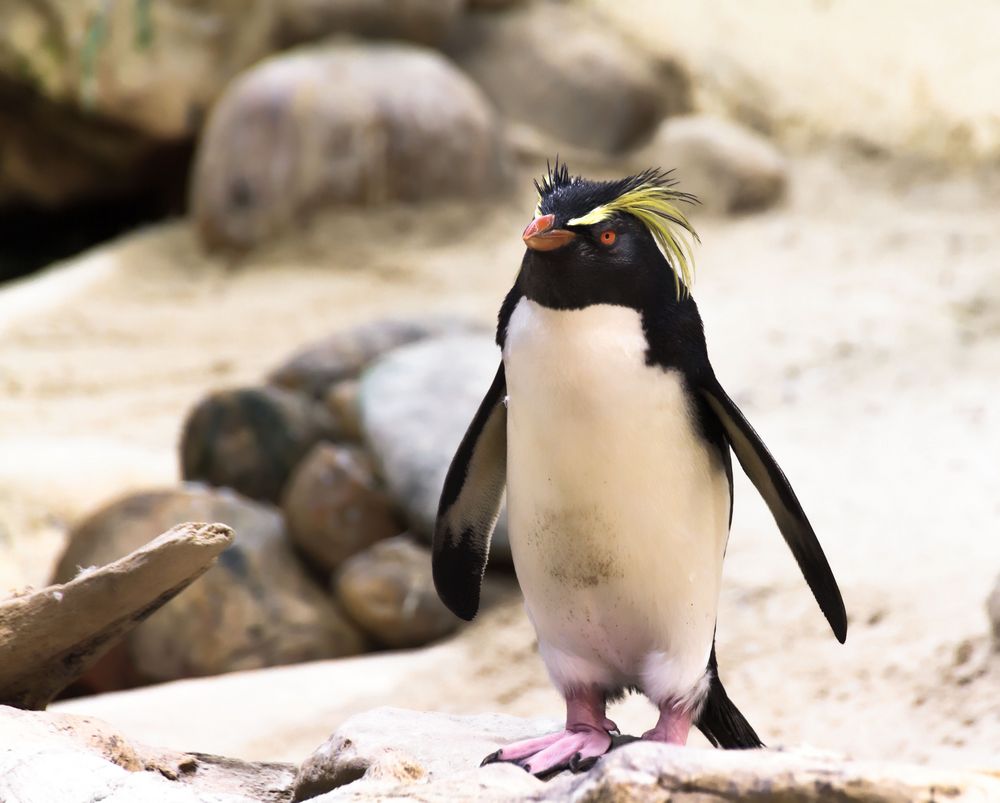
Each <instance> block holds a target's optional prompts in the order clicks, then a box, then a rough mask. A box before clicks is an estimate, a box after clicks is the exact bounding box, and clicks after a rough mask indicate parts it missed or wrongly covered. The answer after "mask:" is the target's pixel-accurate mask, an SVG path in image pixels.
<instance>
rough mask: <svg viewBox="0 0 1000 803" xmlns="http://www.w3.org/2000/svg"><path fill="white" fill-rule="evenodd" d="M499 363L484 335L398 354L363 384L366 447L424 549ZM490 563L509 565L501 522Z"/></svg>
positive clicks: (385, 360)
mask: <svg viewBox="0 0 1000 803" xmlns="http://www.w3.org/2000/svg"><path fill="white" fill-rule="evenodd" d="M499 362H500V351H499V349H497V347H496V345H495V344H494V343H493V338H492V337H490V336H489V335H456V336H450V337H441V338H432V339H429V340H424V341H422V342H420V343H415V344H413V345H410V346H404V347H403V348H400V349H396V350H395V351H393V352H391V353H390V354H387V355H386V356H385V357H384V358H383V359H382V360H380V361H378V362H377V363H376V364H375V365H373V366H372V367H371V368H370V369H369V370H368V371H366V372H365V374H364V375H363V377H362V380H361V420H362V426H363V429H364V433H365V438H366V442H367V443H368V445H369V448H370V449H371V450H372V453H373V454H374V455H375V459H376V461H377V462H378V464H379V466H380V468H381V471H382V476H383V477H384V479H385V482H386V485H387V486H388V488H389V492H390V493H391V494H392V496H393V498H394V499H395V500H396V501H397V503H398V504H399V505H400V506H401V507H402V509H403V512H404V513H405V515H406V518H407V523H408V524H409V527H410V529H411V531H412V532H414V533H415V534H417V535H420V536H421V537H423V538H424V539H427V540H428V541H429V540H430V537H431V535H432V533H433V530H434V520H435V517H436V516H437V506H438V500H439V499H440V496H441V488H442V487H443V485H444V477H445V474H446V473H447V471H448V466H449V465H450V464H451V459H452V457H453V456H454V454H455V450H456V449H457V448H458V444H459V442H460V441H461V440H462V436H463V435H464V434H465V430H466V428H467V427H468V426H469V422H470V421H471V420H472V416H473V415H474V414H475V412H476V409H477V408H478V407H479V403H480V402H481V401H482V399H483V395H484V394H485V393H486V390H487V389H488V388H489V386H490V383H491V382H492V381H493V375H494V374H495V373H496V370H497V365H499ZM491 555H492V556H493V557H494V558H498V559H499V560H501V561H506V562H508V563H509V561H510V545H509V543H508V541H507V528H506V516H505V515H502V516H501V519H500V521H499V522H498V524H497V530H496V532H495V533H494V535H493V544H492V546H491Z"/></svg>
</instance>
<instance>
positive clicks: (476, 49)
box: [447, 3, 691, 153]
mask: <svg viewBox="0 0 1000 803" xmlns="http://www.w3.org/2000/svg"><path fill="white" fill-rule="evenodd" d="M447 52H448V54H449V55H450V56H451V57H452V58H453V59H455V61H456V62H457V63H458V65H459V66H460V67H462V69H463V70H465V71H466V72H467V73H468V74H469V75H471V76H472V78H473V79H475V81H476V82H477V83H478V84H479V85H480V86H481V87H482V88H483V89H484V90H485V92H486V94H487V95H488V96H489V97H490V99H491V100H492V101H493V102H494V103H495V104H496V106H497V108H498V109H499V110H500V112H501V113H502V114H504V115H506V116H507V117H509V118H511V119H513V120H516V121H518V122H521V123H525V124H527V125H530V126H532V127H534V128H536V129H539V130H540V131H543V132H545V133H548V134H551V135H553V136H554V137H557V138H558V139H559V140H561V141H563V142H565V143H568V144H570V145H575V146H578V147H582V148H589V149H593V150H598V151H604V152H610V153H619V152H622V151H625V150H627V149H628V148H631V147H634V146H636V145H638V144H640V143H641V142H642V141H643V140H644V139H646V138H648V137H649V136H650V135H651V134H652V132H653V130H654V129H655V128H656V125H657V123H659V121H660V120H661V119H662V118H663V117H664V116H666V115H670V114H680V113H683V112H687V111H690V109H691V99H690V88H689V82H688V78H687V75H686V73H684V72H683V71H682V70H681V69H680V68H679V67H678V66H677V65H676V64H675V63H673V62H671V61H667V60H657V59H654V58H652V57H650V56H649V55H647V54H645V53H643V52H642V49H641V48H639V47H637V46H636V44H635V43H634V42H629V41H627V40H625V39H623V38H622V36H621V35H619V34H618V33H616V32H615V31H614V30H613V29H612V28H611V27H610V26H608V25H607V24H606V23H603V22H602V21H601V20H599V19H597V18H595V17H594V16H593V15H592V14H590V13H589V11H588V10H587V9H584V8H581V7H579V6H576V5H573V4H568V3H533V4H528V5H527V6H525V7H524V8H518V9H514V10H511V11H509V12H507V13H503V14H497V13H492V12H485V11H484V12H478V13H477V12H469V13H468V14H467V15H466V17H465V18H464V20H463V22H462V24H461V26H460V27H459V29H458V30H457V31H456V33H455V35H454V36H453V37H452V39H451V40H450V42H449V44H448V47H447Z"/></svg>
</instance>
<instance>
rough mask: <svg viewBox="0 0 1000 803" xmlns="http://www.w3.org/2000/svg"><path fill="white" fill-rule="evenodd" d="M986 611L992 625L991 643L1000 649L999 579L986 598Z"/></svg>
mask: <svg viewBox="0 0 1000 803" xmlns="http://www.w3.org/2000/svg"><path fill="white" fill-rule="evenodd" d="M986 612H987V614H988V615H989V617H990V623H991V624H992V625H993V645H994V646H995V647H996V648H997V650H1000V579H998V580H997V583H996V585H995V586H993V593H991V594H990V596H989V599H987V600H986Z"/></svg>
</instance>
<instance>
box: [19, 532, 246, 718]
mask: <svg viewBox="0 0 1000 803" xmlns="http://www.w3.org/2000/svg"><path fill="white" fill-rule="evenodd" d="M232 541H233V531H232V530H231V529H229V528H228V527H226V526H225V525H224V524H196V523H188V524H179V525H177V526H176V527H174V528H172V529H171V530H169V531H167V532H165V533H164V534H163V535H161V536H159V537H158V538H156V539H155V540H153V541H151V542H150V543H148V544H146V545H145V546H143V547H141V548H139V549H137V550H135V552H132V553H131V554H129V555H127V556H126V557H124V558H122V559H121V560H117V561H115V562H114V563H110V564H108V565H107V566H103V567H101V568H98V569H92V570H85V571H81V572H80V574H79V575H78V576H77V577H76V578H75V579H73V580H72V581H70V582H68V583H64V584H61V585H52V586H48V587H47V588H43V589H40V590H38V591H33V592H31V593H29V594H25V595H23V596H18V597H14V598H12V599H7V600H3V601H2V602H0V704H3V705H10V706H13V707H15V708H25V709H43V708H45V706H47V705H48V704H49V703H50V702H51V701H52V699H53V698H54V697H55V696H56V695H57V694H58V693H59V692H60V691H62V690H63V689H64V688H66V686H68V685H69V684H70V683H72V682H73V680H74V679H76V678H77V677H79V676H80V674H81V673H82V672H84V671H85V670H86V669H87V668H88V667H89V666H90V665H91V664H93V663H94V661H96V660H97V658H99V657H100V656H101V655H102V654H103V653H104V652H105V651H106V650H107V649H108V648H109V647H111V646H112V645H113V644H114V643H115V641H117V640H118V639H120V638H121V637H122V636H123V635H124V634H125V633H127V632H128V631H129V630H130V629H131V628H133V627H134V626H135V625H137V624H138V623H139V622H141V621H142V620H143V619H145V618H146V617H148V616H149V615H150V614H152V613H153V612H154V611H156V610H157V609H158V608H160V607H161V606H162V605H164V604H165V603H167V602H169V601H170V600H171V599H173V597H175V596H176V595H177V594H179V593H180V592H181V591H183V590H184V589H185V588H187V586H189V585H190V584H191V583H192V582H193V581H194V580H196V579H197V578H198V577H199V576H201V575H202V574H203V573H204V572H205V571H206V570H207V569H208V568H209V567H210V566H211V565H212V563H213V562H214V560H215V558H216V557H218V555H219V554H220V553H221V552H222V551H223V550H224V549H225V548H226V547H228V546H229V545H230V544H231V543H232Z"/></svg>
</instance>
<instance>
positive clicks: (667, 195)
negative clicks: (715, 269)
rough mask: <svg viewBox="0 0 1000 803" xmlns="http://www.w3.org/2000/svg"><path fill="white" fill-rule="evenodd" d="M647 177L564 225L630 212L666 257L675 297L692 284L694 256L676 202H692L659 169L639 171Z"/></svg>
mask: <svg viewBox="0 0 1000 803" xmlns="http://www.w3.org/2000/svg"><path fill="white" fill-rule="evenodd" d="M646 176H648V177H649V179H650V180H648V181H643V182H642V183H639V184H638V186H635V187H632V188H631V189H628V190H626V191H625V192H623V193H622V194H621V195H619V196H618V197H617V198H615V199H614V200H612V201H609V202H607V203H605V204H601V205H600V206H598V207H595V208H594V209H592V210H590V211H589V212H588V213H587V214H586V215H583V216H582V217H577V218H573V219H572V220H569V221H567V224H566V225H568V226H592V225H593V224H595V223H600V222H601V221H604V220H607V219H608V218H610V217H611V216H612V215H614V214H615V213H623V214H628V215H632V216H633V217H634V218H636V219H637V220H639V222H641V223H642V224H643V225H644V226H645V227H646V228H647V229H648V230H649V233H650V234H652V235H653V239H654V240H656V243H657V245H658V246H659V247H660V249H661V250H662V251H663V254H664V256H665V257H666V258H667V261H668V262H670V265H671V267H673V269H674V274H675V278H676V282H677V297H678V298H681V297H683V296H684V295H685V294H686V293H688V292H690V289H691V285H692V284H694V256H693V253H692V241H695V242H697V241H698V234H697V232H695V230H694V227H693V226H692V225H691V222H690V221H689V220H688V219H687V216H686V215H685V214H684V213H683V212H681V210H680V209H679V208H678V206H677V204H678V203H679V202H689V203H690V202H696V201H695V198H694V197H693V196H691V195H689V194H688V193H685V192H680V191H678V190H674V189H673V188H672V187H671V186H670V185H669V184H667V183H665V182H664V181H663V178H664V177H663V176H662V175H661V174H659V173H652V172H650V173H647V174H643V176H642V177H640V178H645V177H646Z"/></svg>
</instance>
